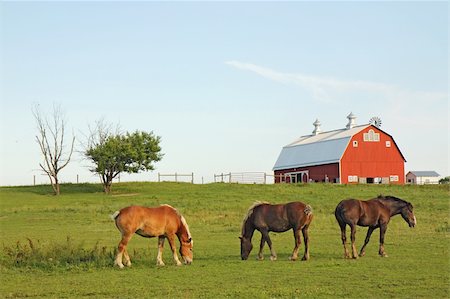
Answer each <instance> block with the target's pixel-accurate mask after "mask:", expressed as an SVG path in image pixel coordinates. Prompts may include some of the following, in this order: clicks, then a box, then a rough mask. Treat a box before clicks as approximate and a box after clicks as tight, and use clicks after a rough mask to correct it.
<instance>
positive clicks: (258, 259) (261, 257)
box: [256, 256, 264, 261]
mask: <svg viewBox="0 0 450 299" xmlns="http://www.w3.org/2000/svg"><path fill="white" fill-rule="evenodd" d="M256 260H257V261H264V257H263V256H257V257H256Z"/></svg>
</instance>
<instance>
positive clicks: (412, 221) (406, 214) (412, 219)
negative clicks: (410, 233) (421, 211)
mask: <svg viewBox="0 0 450 299" xmlns="http://www.w3.org/2000/svg"><path fill="white" fill-rule="evenodd" d="M401 214H402V217H403V219H404V220H405V221H406V222H408V224H409V227H414V226H415V225H416V223H417V220H416V216H414V212H413V206H412V204H411V203H409V202H408V203H407V204H406V205H405V206H404V207H403V209H402V210H401Z"/></svg>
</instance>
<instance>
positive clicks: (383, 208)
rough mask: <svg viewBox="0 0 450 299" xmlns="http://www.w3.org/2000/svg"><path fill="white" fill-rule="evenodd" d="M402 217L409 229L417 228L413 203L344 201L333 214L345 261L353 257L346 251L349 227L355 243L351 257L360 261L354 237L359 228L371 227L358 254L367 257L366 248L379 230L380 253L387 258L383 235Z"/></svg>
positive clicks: (388, 199) (382, 198) (390, 199)
mask: <svg viewBox="0 0 450 299" xmlns="http://www.w3.org/2000/svg"><path fill="white" fill-rule="evenodd" d="M397 214H401V215H402V217H403V219H404V220H405V221H406V222H408V224H409V227H414V226H415V225H416V217H415V216H414V213H413V206H412V204H411V203H409V202H407V201H404V200H402V199H400V198H396V197H393V196H381V195H380V196H378V197H376V198H373V199H370V200H367V201H364V200H357V199H346V200H343V201H341V202H340V203H339V204H338V205H337V207H336V210H335V212H334V215H335V216H336V220H337V222H338V223H339V226H340V228H341V238H342V244H343V245H344V257H345V258H350V254H349V252H348V250H347V247H346V244H345V243H346V241H347V237H346V233H345V228H346V226H347V224H348V225H349V226H350V229H351V241H352V257H353V258H354V259H356V258H358V254H357V251H356V247H355V233H356V225H359V226H368V227H369V230H368V231H367V236H366V240H365V242H364V245H363V247H362V248H361V251H360V253H359V256H364V255H365V248H366V245H367V243H369V239H370V236H371V235H372V233H373V231H374V230H375V229H376V228H380V249H379V251H378V253H379V254H380V255H381V256H387V254H386V252H385V251H384V234H385V233H386V229H387V225H388V223H389V220H390V219H391V217H392V216H395V215H397Z"/></svg>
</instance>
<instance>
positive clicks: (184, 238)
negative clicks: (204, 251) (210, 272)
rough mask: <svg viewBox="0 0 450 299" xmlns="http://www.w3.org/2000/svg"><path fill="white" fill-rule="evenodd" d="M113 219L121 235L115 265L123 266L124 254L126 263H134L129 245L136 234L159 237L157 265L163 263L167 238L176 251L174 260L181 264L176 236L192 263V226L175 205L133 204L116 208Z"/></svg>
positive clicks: (187, 258) (187, 262)
mask: <svg viewBox="0 0 450 299" xmlns="http://www.w3.org/2000/svg"><path fill="white" fill-rule="evenodd" d="M111 218H113V219H114V221H115V222H116V226H117V228H118V229H119V231H120V233H121V234H122V240H121V241H120V243H119V246H118V253H117V256H116V259H115V262H114V264H115V265H118V266H119V268H123V263H122V256H123V257H125V265H126V266H128V267H129V266H131V261H130V256H129V255H128V252H127V244H128V242H129V241H130V239H131V237H132V236H133V234H134V233H136V234H138V235H140V236H142V237H145V238H152V237H158V256H157V258H156V264H157V265H158V266H164V262H163V260H162V252H163V248H164V239H166V238H167V240H168V241H169V245H170V248H171V250H172V253H173V259H174V260H175V262H176V264H177V266H180V265H181V262H180V260H179V259H178V255H177V252H176V245H175V237H177V238H178V240H179V241H180V244H181V246H180V254H181V256H182V258H183V260H184V263H185V264H190V263H192V258H193V253H192V246H193V243H194V242H193V241H192V237H191V233H190V232H189V227H188V225H187V223H186V220H185V219H184V217H183V216H182V215H181V214H180V213H179V212H178V211H177V210H176V209H175V208H173V207H171V206H169V205H161V206H159V207H156V208H147V207H140V206H130V207H126V208H123V209H121V210H120V211H116V212H115V213H114V214H113V215H112V216H111Z"/></svg>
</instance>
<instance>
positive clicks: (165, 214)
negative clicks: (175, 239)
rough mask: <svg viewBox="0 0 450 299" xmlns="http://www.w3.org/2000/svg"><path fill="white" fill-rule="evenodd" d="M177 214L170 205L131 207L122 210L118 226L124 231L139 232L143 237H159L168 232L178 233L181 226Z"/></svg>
mask: <svg viewBox="0 0 450 299" xmlns="http://www.w3.org/2000/svg"><path fill="white" fill-rule="evenodd" d="M176 215H177V212H176V210H175V209H174V208H172V207H171V206H168V205H161V206H159V207H143V206H129V207H125V208H123V209H121V210H120V211H119V214H118V216H117V217H116V225H117V227H118V228H119V229H120V230H121V231H122V230H127V231H130V232H133V233H134V232H138V233H139V234H140V235H142V236H148V237H153V236H158V235H162V234H164V233H165V232H166V231H168V230H169V231H176V230H177V229H178V226H179V221H177V220H179V217H176Z"/></svg>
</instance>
